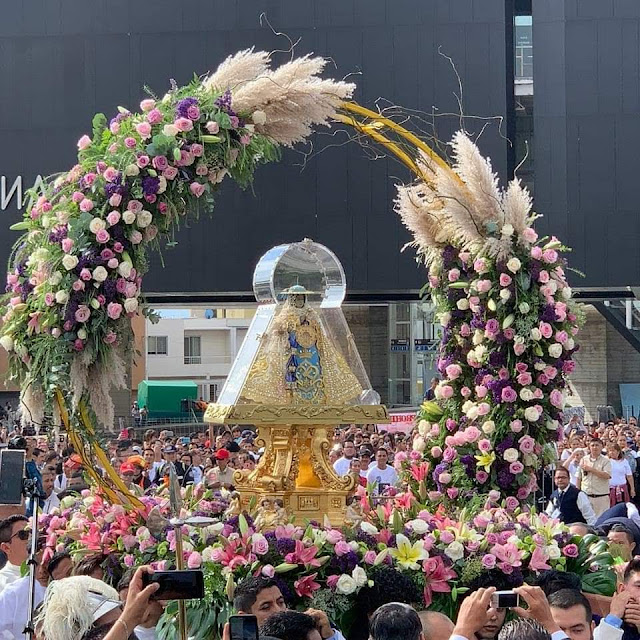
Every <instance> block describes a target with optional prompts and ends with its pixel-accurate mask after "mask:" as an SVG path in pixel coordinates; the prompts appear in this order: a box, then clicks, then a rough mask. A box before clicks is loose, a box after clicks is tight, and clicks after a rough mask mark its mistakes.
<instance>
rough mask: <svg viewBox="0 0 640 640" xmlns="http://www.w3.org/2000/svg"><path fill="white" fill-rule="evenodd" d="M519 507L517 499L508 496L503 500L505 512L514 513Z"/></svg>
mask: <svg viewBox="0 0 640 640" xmlns="http://www.w3.org/2000/svg"><path fill="white" fill-rule="evenodd" d="M519 506H520V502H518V500H517V498H514V497H513V496H509V497H508V498H507V499H506V500H505V507H506V509H507V511H515V510H516V509H517V508H518V507H519Z"/></svg>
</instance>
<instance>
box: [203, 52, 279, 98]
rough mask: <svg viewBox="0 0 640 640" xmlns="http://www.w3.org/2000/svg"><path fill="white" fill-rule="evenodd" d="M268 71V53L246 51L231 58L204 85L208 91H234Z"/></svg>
mask: <svg viewBox="0 0 640 640" xmlns="http://www.w3.org/2000/svg"><path fill="white" fill-rule="evenodd" d="M268 70H269V54H268V53H267V52H266V51H254V50H253V48H251V49H245V50H244V51H239V52H238V53H236V54H234V55H232V56H229V57H228V58H227V59H226V60H225V61H224V62H223V63H222V64H221V65H220V66H219V67H218V68H217V69H216V70H215V72H214V73H212V74H211V75H210V76H209V77H208V78H206V79H205V80H204V82H203V84H204V86H205V87H207V88H208V89H212V90H217V91H225V90H226V89H231V90H234V89H236V88H237V87H238V86H240V85H242V84H244V83H246V82H249V81H250V80H255V79H256V78H257V77H258V76H261V75H262V74H263V73H266V72H267V71H268Z"/></svg>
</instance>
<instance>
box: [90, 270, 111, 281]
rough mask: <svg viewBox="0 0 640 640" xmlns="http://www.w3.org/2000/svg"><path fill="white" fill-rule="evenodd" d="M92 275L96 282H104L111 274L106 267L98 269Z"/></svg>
mask: <svg viewBox="0 0 640 640" xmlns="http://www.w3.org/2000/svg"><path fill="white" fill-rule="evenodd" d="M91 275H92V276H93V279H94V280H95V281H96V282H104V281H105V280H106V279H107V276H108V275H109V274H108V273H107V270H106V269H105V268H104V267H96V268H95V269H94V270H93V272H92V274H91Z"/></svg>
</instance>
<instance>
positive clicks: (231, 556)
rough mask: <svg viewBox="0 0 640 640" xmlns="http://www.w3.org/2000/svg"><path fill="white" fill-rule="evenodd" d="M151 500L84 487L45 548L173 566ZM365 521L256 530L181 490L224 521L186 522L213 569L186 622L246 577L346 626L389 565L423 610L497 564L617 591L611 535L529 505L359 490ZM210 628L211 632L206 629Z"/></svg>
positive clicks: (48, 525)
mask: <svg viewBox="0 0 640 640" xmlns="http://www.w3.org/2000/svg"><path fill="white" fill-rule="evenodd" d="M142 500H143V502H144V508H143V509H141V510H140V509H139V510H125V509H123V507H122V506H120V505H110V504H108V502H106V501H104V500H103V499H102V498H101V497H100V496H99V495H95V494H92V493H89V492H84V495H82V496H80V497H79V498H65V500H64V501H63V504H62V505H61V508H60V511H59V512H58V513H56V514H53V515H48V516H45V518H44V520H43V526H44V527H45V531H46V534H47V549H46V551H45V553H46V554H51V553H53V552H54V551H55V550H60V549H62V548H65V547H69V546H70V548H71V550H72V552H73V553H75V554H84V553H98V552H103V553H107V554H109V560H108V562H109V563H111V564H113V563H116V564H119V565H120V568H121V569H122V570H124V569H126V568H129V567H132V566H138V565H141V564H152V566H154V567H155V568H158V569H164V568H169V567H171V566H174V557H175V556H174V554H175V538H174V535H173V531H169V530H168V531H167V532H166V533H164V532H163V533H162V534H156V535H154V534H153V533H152V532H151V531H150V530H149V528H148V527H147V526H146V518H147V516H148V514H149V512H150V511H151V509H153V508H154V507H158V508H159V509H161V510H162V511H164V510H166V509H168V501H167V499H165V498H161V497H158V498H155V497H144V498H142ZM361 500H362V503H363V505H364V506H366V508H365V509H364V511H365V514H366V515H367V520H365V521H363V522H361V523H360V524H358V525H357V526H353V527H345V528H341V529H339V528H332V527H331V526H330V525H328V524H324V525H321V524H319V523H307V524H306V525H302V524H297V523H291V524H287V525H280V526H278V527H277V528H276V529H275V530H273V531H257V530H256V528H255V526H254V523H253V520H252V518H251V517H250V516H249V515H241V516H234V517H231V518H225V516H224V515H223V510H224V508H225V507H226V504H227V503H226V501H225V499H224V498H223V497H222V496H220V495H217V494H212V493H211V492H202V491H197V492H187V493H185V509H184V510H183V513H182V515H183V516H188V515H192V514H197V515H207V516H214V517H218V518H219V521H218V522H217V523H216V524H214V525H209V526H207V527H204V528H196V527H189V526H185V527H183V540H184V561H185V565H186V566H188V567H190V568H201V569H202V570H203V571H204V574H205V585H206V597H205V599H204V600H203V601H193V602H189V603H188V607H187V609H188V618H189V620H190V621H191V624H192V625H193V628H197V629H201V630H203V634H202V636H198V637H203V638H206V637H216V636H215V635H214V631H213V630H215V633H217V630H218V629H219V628H220V627H221V625H222V624H224V622H225V621H226V619H227V616H228V615H229V614H230V613H231V600H232V596H233V592H234V588H235V585H237V584H238V583H239V582H240V581H241V580H243V579H244V578H246V577H248V576H255V575H262V576H266V577H269V578H274V579H275V580H276V581H277V583H278V585H279V586H280V588H281V590H282V592H283V595H284V596H285V599H286V600H287V603H288V605H289V606H290V607H297V608H308V607H313V606H318V607H320V608H322V609H323V610H325V611H327V613H328V614H329V616H330V618H331V619H333V620H335V621H336V622H337V623H339V624H340V626H341V627H342V628H343V629H344V630H345V631H346V630H348V627H349V625H350V624H351V623H352V616H353V611H354V607H355V605H356V599H357V598H358V594H359V592H360V591H361V590H362V589H365V588H371V587H373V586H374V584H375V580H376V572H377V571H378V568H379V567H381V566H383V567H386V568H388V569H393V570H395V571H397V572H400V573H401V574H403V575H405V576H406V577H408V578H409V579H410V581H411V582H412V583H413V584H414V585H415V587H416V593H418V594H421V595H420V596H419V598H418V599H417V601H416V602H415V603H413V604H415V605H416V606H417V607H418V608H432V609H437V610H441V611H444V612H446V613H447V614H449V615H454V613H455V611H456V609H457V605H458V600H459V597H460V596H461V595H462V594H464V592H465V590H466V589H467V587H468V586H469V585H470V584H472V583H473V581H474V580H476V579H477V578H478V577H479V576H480V575H481V574H483V573H486V572H494V573H495V572H497V573H498V574H500V575H502V576H503V577H504V578H505V579H506V580H508V581H509V583H511V584H513V585H514V586H516V585H519V584H521V583H522V582H523V581H524V580H527V581H530V580H532V579H534V578H535V576H536V575H537V574H538V573H539V572H541V571H544V570H547V569H558V570H566V571H572V572H574V573H577V574H578V575H580V576H581V577H582V582H583V588H584V590H585V591H587V592H591V593H599V594H603V595H611V594H612V593H613V591H614V589H615V576H614V574H613V572H612V571H610V567H611V565H612V564H613V559H612V558H611V556H610V555H609V554H608V552H607V551H606V542H599V541H597V539H596V538H595V537H594V536H587V537H585V538H582V539H580V538H577V537H572V536H571V534H570V533H569V531H568V529H567V527H566V526H565V525H563V524H562V523H560V522H558V521H557V520H553V519H551V518H549V517H548V516H546V515H544V514H540V515H538V514H535V513H532V512H521V511H520V509H519V508H513V505H509V506H506V504H505V506H503V505H500V504H498V496H497V495H491V496H490V499H489V501H488V502H487V504H486V505H485V507H486V508H484V509H482V510H481V511H480V512H479V513H478V514H477V515H476V516H475V517H471V516H468V515H467V514H466V513H464V512H463V513H462V514H461V517H460V518H459V519H451V518H450V517H448V516H447V515H446V513H445V511H444V509H440V510H438V511H436V513H430V512H429V511H427V510H424V509H421V508H420V507H419V505H417V504H416V501H415V500H414V499H413V497H412V496H411V495H407V494H399V495H398V496H396V497H394V498H393V499H390V500H386V501H385V502H384V505H375V503H374V502H373V500H374V498H372V497H370V496H367V495H366V494H364V493H363V494H362V496H361ZM503 502H504V503H506V501H503ZM174 613H175V611H174V605H173V604H172V605H170V606H169V608H168V609H167V613H166V615H165V617H164V618H163V621H162V623H161V636H162V637H163V638H174V637H175V616H174ZM205 631H206V633H205Z"/></svg>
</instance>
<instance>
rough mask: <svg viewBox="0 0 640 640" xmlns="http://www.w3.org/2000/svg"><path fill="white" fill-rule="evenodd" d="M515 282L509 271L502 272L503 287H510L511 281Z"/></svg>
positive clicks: (501, 283)
mask: <svg viewBox="0 0 640 640" xmlns="http://www.w3.org/2000/svg"><path fill="white" fill-rule="evenodd" d="M512 282H513V279H512V278H511V276H510V275H509V274H507V273H501V274H500V286H501V287H508V286H509V285H510V284H511V283H512Z"/></svg>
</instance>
